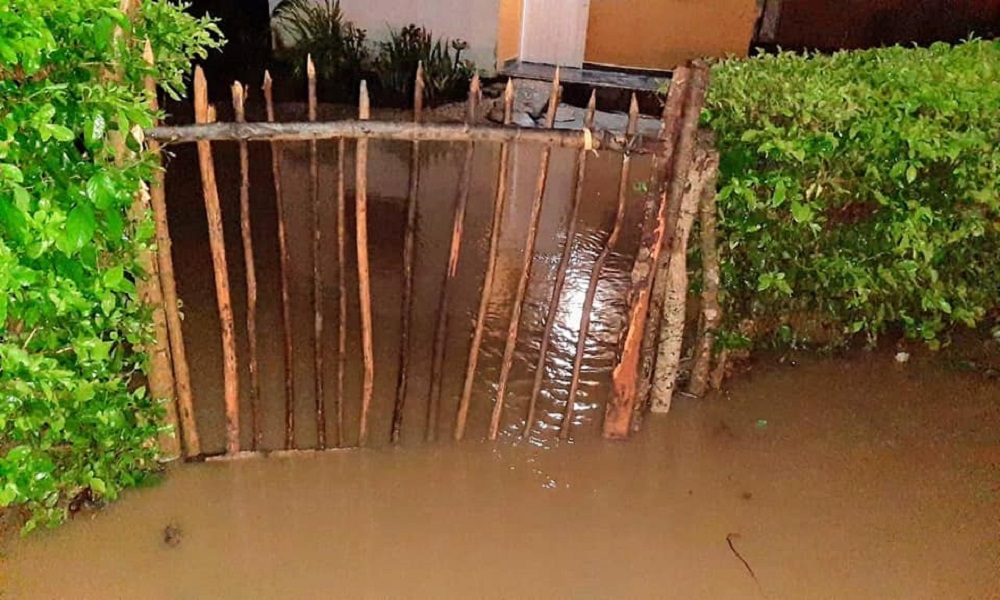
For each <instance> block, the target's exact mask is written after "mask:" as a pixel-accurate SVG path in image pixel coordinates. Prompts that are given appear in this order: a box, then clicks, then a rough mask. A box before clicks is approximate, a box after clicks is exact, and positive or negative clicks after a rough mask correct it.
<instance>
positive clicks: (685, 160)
mask: <svg viewBox="0 0 1000 600" xmlns="http://www.w3.org/2000/svg"><path fill="white" fill-rule="evenodd" d="M688 73H689V74H690V75H689V76H690V78H691V81H690V85H689V86H688V87H689V89H688V93H687V94H686V98H685V100H684V101H682V105H683V106H684V116H683V117H682V119H681V123H680V132H679V135H678V137H677V145H676V150H675V151H674V152H673V154H674V156H673V157H672V158H673V160H671V161H668V160H666V157H664V159H663V164H664V168H663V169H662V171H664V172H665V174H666V175H667V176H664V177H661V178H660V179H661V181H662V182H663V183H662V184H661V187H662V188H663V189H662V191H661V192H660V194H659V196H660V198H659V209H658V211H657V215H656V220H655V221H654V225H655V227H654V229H653V232H652V235H650V236H648V237H647V238H646V239H644V240H643V246H642V247H641V248H640V250H639V257H638V258H637V259H636V265H635V269H634V270H633V274H632V293H631V301H630V304H631V308H630V311H629V313H630V314H629V319H628V329H627V330H626V334H625V340H624V344H623V346H622V353H621V358H620V359H619V361H618V365H617V366H616V367H615V370H614V375H613V379H614V397H613V398H612V399H611V401H610V402H608V404H607V407H606V409H605V417H604V428H603V429H604V437H605V438H608V439H624V438H627V437H628V435H629V433H630V430H631V425H632V418H633V410H634V409H635V406H636V401H637V396H638V381H639V376H640V373H639V366H640V365H639V363H640V360H641V354H642V338H643V335H644V332H645V329H646V321H647V317H648V314H649V304H650V296H651V295H652V290H653V280H654V277H655V273H656V268H657V266H658V265H659V262H660V253H661V251H662V249H663V245H664V241H665V240H666V238H667V236H668V235H669V234H668V232H667V229H668V227H673V226H674V225H675V223H668V222H667V221H668V219H667V215H668V212H669V207H670V204H671V201H670V195H671V194H673V193H675V192H676V191H677V190H676V189H675V188H676V182H677V180H678V179H681V180H682V181H681V184H680V185H681V187H680V189H681V190H683V185H684V183H683V179H684V178H685V177H686V175H687V172H688V169H689V168H690V165H691V160H692V159H693V154H694V143H695V137H696V133H697V127H698V119H699V118H700V116H701V108H702V106H703V104H704V97H705V88H706V87H707V85H708V71H707V69H703V68H695V69H691V70H690V71H688V72H686V73H682V74H681V76H682V77H687V76H688ZM676 76H677V73H676V72H675V77H676ZM675 89H676V88H675ZM669 104H670V99H669V98H668V108H669ZM671 127H673V125H671V123H669V122H668V123H665V124H664V128H665V130H669V129H670V128H671ZM670 165H672V166H670ZM653 193H655V191H654V192H653Z"/></svg>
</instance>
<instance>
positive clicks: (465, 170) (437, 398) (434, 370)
mask: <svg viewBox="0 0 1000 600" xmlns="http://www.w3.org/2000/svg"><path fill="white" fill-rule="evenodd" d="M479 94H480V83H479V75H476V76H475V77H473V78H472V84H471V85H470V86H469V101H468V110H467V114H466V123H468V124H469V125H472V124H473V123H474V122H475V119H476V110H477V107H478V105H479ZM475 151H476V146H475V144H473V143H472V142H468V143H467V144H466V146H465V160H464V161H463V162H462V170H461V172H460V175H459V183H458V194H457V195H456V196H455V207H454V215H455V216H454V220H453V222H452V227H451V250H450V252H449V255H448V270H447V272H446V273H445V276H444V282H443V283H442V285H441V300H440V303H439V304H438V321H437V329H436V330H435V336H434V350H433V352H434V355H433V360H432V363H431V390H430V396H429V399H428V402H427V441H431V442H432V441H434V440H436V439H437V430H438V418H439V415H440V413H441V386H442V382H443V381H442V380H443V379H444V356H445V350H446V348H447V345H448V308H449V307H448V305H449V302H450V299H451V288H452V285H451V284H452V282H453V281H454V280H455V278H456V277H457V276H458V259H459V255H460V254H461V252H462V234H463V232H464V230H465V212H466V208H467V207H468V204H469V190H470V188H471V187H472V162H473V159H474V158H475Z"/></svg>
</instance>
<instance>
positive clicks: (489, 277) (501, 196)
mask: <svg viewBox="0 0 1000 600" xmlns="http://www.w3.org/2000/svg"><path fill="white" fill-rule="evenodd" d="M513 115H514V82H513V80H507V87H506V88H505V90H504V95H503V123H504V125H506V126H509V125H510V124H511V121H512V119H513ZM509 163H510V144H502V145H501V146H500V165H499V167H498V168H497V193H496V196H495V197H494V199H493V222H492V224H491V226H490V248H489V258H488V259H487V262H486V276H485V277H484V279H483V289H482V293H481V294H480V295H479V310H478V311H477V313H476V326H475V329H474V331H473V334H472V345H471V346H470V347H469V358H468V360H467V361H466V367H465V383H464V384H463V386H462V398H461V399H460V400H459V403H458V411H457V412H456V414H455V432H454V438H455V441H459V442H460V441H462V439H463V438H464V437H465V428H466V425H467V423H468V420H469V407H470V405H471V402H472V386H473V384H474V383H475V377H476V368H477V367H478V365H479V350H480V348H481V346H482V343H483V335H484V333H485V330H486V314H487V312H489V304H490V298H491V297H492V296H493V285H494V283H495V282H494V279H495V278H496V270H497V254H498V253H499V250H500V228H501V225H502V223H503V210H504V206H505V205H506V203H507V178H508V177H509V175H510V173H509V171H510V169H509Z"/></svg>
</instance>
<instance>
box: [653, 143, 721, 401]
mask: <svg viewBox="0 0 1000 600" xmlns="http://www.w3.org/2000/svg"><path fill="white" fill-rule="evenodd" d="M718 170H719V155H718V153H717V152H716V151H715V148H714V136H711V135H709V134H701V135H699V137H698V147H697V149H696V150H695V160H694V165H693V166H692V168H691V171H690V174H689V176H688V186H687V189H686V190H685V191H684V192H683V194H682V197H681V202H680V212H679V216H678V220H677V226H676V232H675V235H674V236H673V237H672V239H671V240H670V246H669V247H668V248H667V251H668V252H669V254H668V257H667V260H668V266H667V270H666V277H665V285H664V288H665V290H664V291H665V294H664V298H663V299H662V307H663V308H662V311H663V314H662V317H661V319H660V323H661V325H660V327H661V329H660V332H659V346H658V349H657V353H656V369H655V373H654V377H653V391H652V403H651V408H652V411H653V412H657V413H666V412H669V411H670V406H671V402H672V401H673V394H674V387H675V384H676V382H677V375H678V372H679V369H680V359H681V349H682V346H683V342H684V325H685V323H686V321H687V295H688V273H687V267H688V265H687V251H688V240H689V239H690V237H691V229H692V227H693V226H694V220H695V215H696V214H697V213H698V204H699V201H700V199H701V197H702V196H703V195H704V194H705V190H707V189H711V190H713V191H714V189H715V182H716V179H717V176H718Z"/></svg>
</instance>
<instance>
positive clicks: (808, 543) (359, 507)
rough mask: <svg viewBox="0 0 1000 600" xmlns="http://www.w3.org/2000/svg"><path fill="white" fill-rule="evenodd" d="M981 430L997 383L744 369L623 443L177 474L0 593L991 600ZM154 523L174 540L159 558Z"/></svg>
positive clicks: (68, 532) (47, 536) (13, 566)
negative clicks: (721, 389) (723, 389)
mask: <svg viewBox="0 0 1000 600" xmlns="http://www.w3.org/2000/svg"><path fill="white" fill-rule="evenodd" d="M998 431H1000V398H998V390H997V387H996V383H995V382H989V381H986V380H984V379H983V378H982V377H981V376H977V375H971V374H963V373H955V372H949V371H945V370H943V369H942V368H940V367H937V366H934V365H932V364H928V365H910V366H907V367H903V368H899V367H898V366H896V365H895V363H894V361H893V359H892V356H891V355H889V354H888V353H876V354H865V355H860V356H855V357H852V358H850V359H841V360H823V361H818V360H810V359H803V362H801V363H800V364H799V365H798V366H796V367H791V366H780V367H779V366H770V367H769V366H758V368H757V369H756V371H755V372H754V373H753V375H751V376H750V377H748V378H744V379H741V380H739V381H736V382H734V383H733V385H732V386H731V389H730V391H729V392H728V393H726V394H724V395H720V396H716V397H712V398H710V399H708V400H705V401H702V402H696V401H691V400H688V399H681V400H680V401H679V402H677V408H676V410H675V412H673V413H672V414H671V415H670V416H669V417H666V418H660V417H657V418H652V419H650V420H649V422H648V425H647V427H646V429H645V430H644V431H643V432H642V434H641V435H640V436H638V437H637V438H635V439H634V440H633V441H631V442H629V443H624V444H609V443H603V442H601V441H599V440H597V439H594V438H592V437H587V438H585V439H582V440H581V441H579V442H577V443H575V444H573V445H569V446H563V447H557V448H553V449H544V448H539V447H537V446H533V445H531V444H519V445H511V444H509V443H500V444H497V445H492V444H488V443H469V444H462V445H443V446H435V447H430V448H413V447H403V448H398V449H392V448H383V449H376V450H366V451H363V452H360V451H345V452H343V453H332V454H326V455H321V456H313V457H308V458H299V459H289V458H270V459H259V460H253V461H244V462H235V463H212V464H203V465H186V466H183V467H181V468H177V469H174V470H173V471H172V472H171V473H170V474H169V476H168V477H167V479H166V481H165V482H164V483H163V484H162V485H161V486H160V487H158V488H154V489H146V490H140V491H134V492H129V493H127V494H126V495H125V497H124V498H123V499H122V501H120V502H118V503H116V504H114V505H113V506H111V507H109V508H108V509H106V510H104V511H102V512H100V513H97V514H95V515H93V516H84V517H78V518H77V519H76V520H74V521H72V522H71V523H68V524H67V525H66V526H65V527H63V528H61V529H59V530H56V531H51V532H50V531H46V532H41V533H39V534H37V535H33V536H31V537H30V538H29V539H27V540H21V541H19V542H17V543H15V544H14V545H13V548H12V549H11V551H10V553H9V555H8V556H7V557H6V558H5V559H3V562H2V563H0V565H2V570H0V573H2V578H3V583H2V585H0V589H5V590H7V594H6V596H5V597H10V598H18V599H20V598H25V599H33V598H45V599H50V598H73V599H89V598H95V599H104V598H129V599H131V598H143V599H156V598H164V599H167V598H212V599H214V598H685V599H694V600H699V599H706V600H708V599H711V600H717V599H729V598H732V599H744V598H772V599H778V598H781V599H791V600H802V599H810V598H821V599H837V598H851V599H867V598H871V599H897V598H899V599H913V598H919V599H941V600H952V599H959V598H962V599H976V600H980V599H982V600H985V599H994V598H1000V443H998ZM168 526H170V527H173V528H175V529H176V531H178V532H179V538H177V539H179V542H177V543H176V545H169V544H167V543H165V542H164V529H165V528H166V527H168ZM730 534H738V535H733V536H731V537H730ZM727 537H730V539H731V540H732V541H733V545H734V547H735V548H736V549H737V551H738V552H739V553H740V554H741V555H742V556H743V557H744V558H745V559H746V561H747V562H748V563H749V565H750V566H751V568H752V569H753V571H754V573H755V574H756V576H757V578H758V580H759V582H760V588H758V587H757V584H755V583H754V581H753V580H752V579H751V578H750V576H749V574H748V572H747V570H746V568H745V567H744V565H743V564H742V563H741V562H740V561H739V559H738V558H737V557H736V556H735V555H734V554H733V552H732V551H731V550H730V548H729V546H728V544H727V541H726V540H727ZM172 539H174V538H172Z"/></svg>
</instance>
